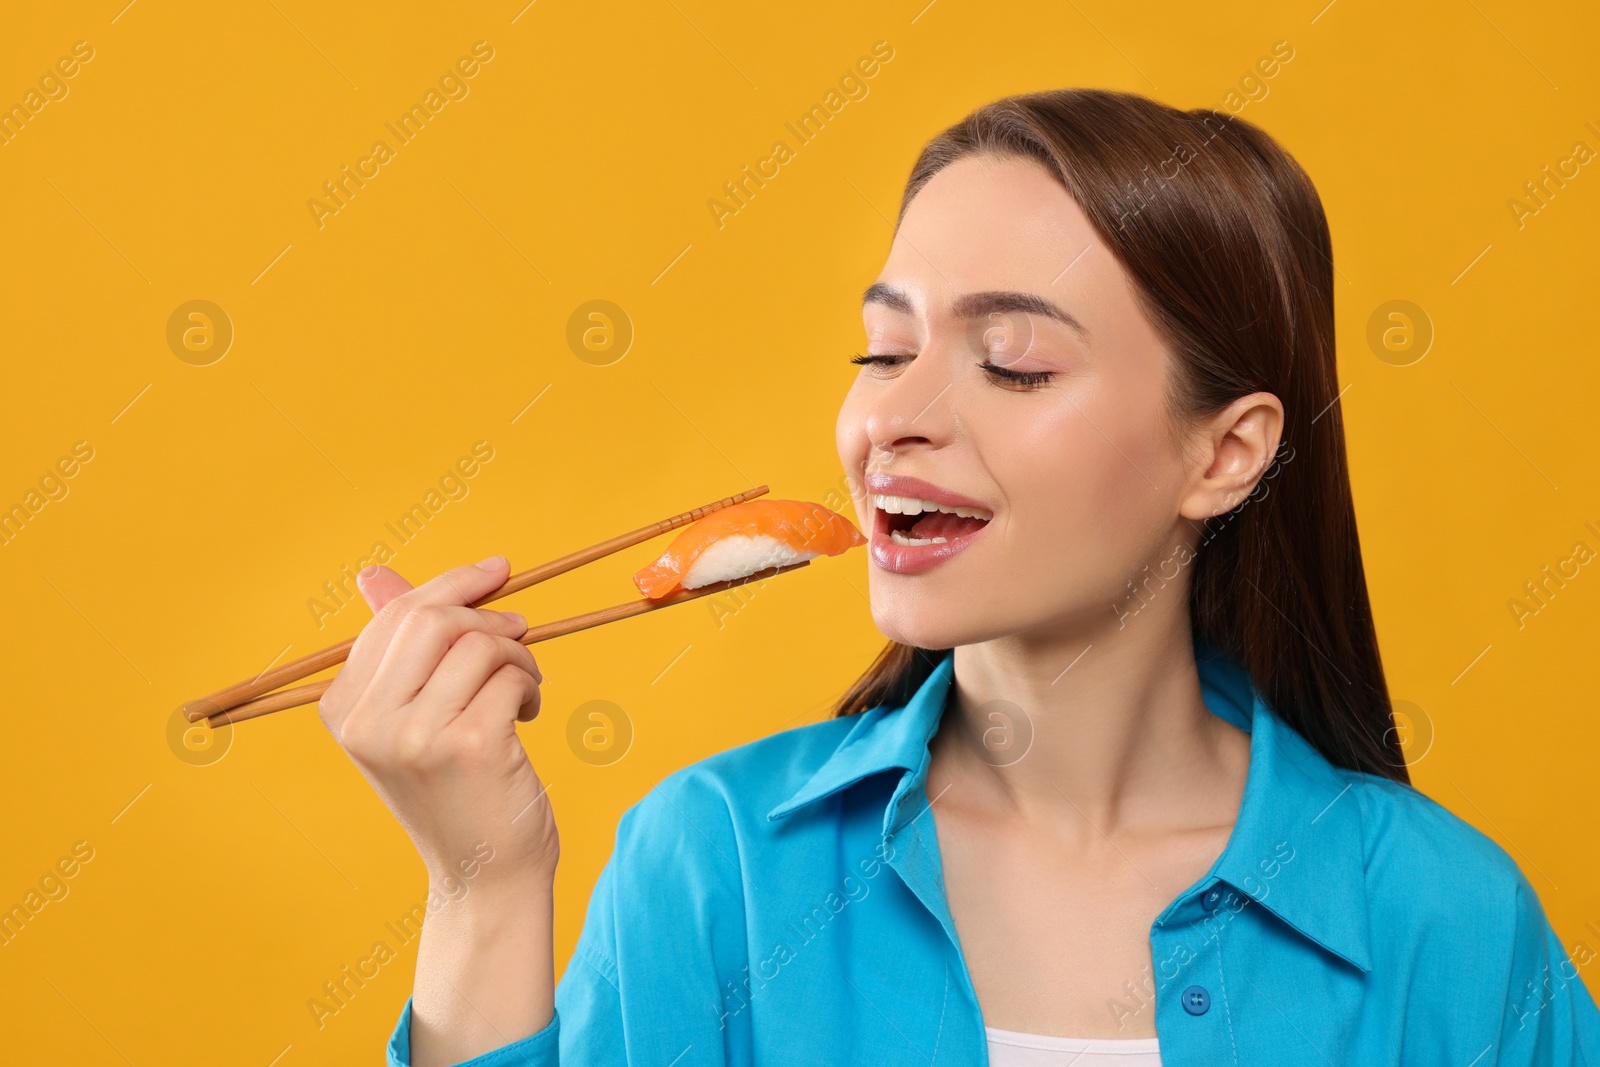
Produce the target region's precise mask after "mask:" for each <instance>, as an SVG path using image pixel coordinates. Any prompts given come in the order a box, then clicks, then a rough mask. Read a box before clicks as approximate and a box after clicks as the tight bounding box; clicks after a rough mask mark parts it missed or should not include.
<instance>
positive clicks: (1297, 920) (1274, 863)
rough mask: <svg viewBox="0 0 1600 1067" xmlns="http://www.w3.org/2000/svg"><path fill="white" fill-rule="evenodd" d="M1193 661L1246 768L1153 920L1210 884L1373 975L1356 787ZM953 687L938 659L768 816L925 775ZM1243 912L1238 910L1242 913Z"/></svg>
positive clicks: (1234, 686)
mask: <svg viewBox="0 0 1600 1067" xmlns="http://www.w3.org/2000/svg"><path fill="white" fill-rule="evenodd" d="M1194 651H1195V663H1196V666H1197V667H1198V669H1199V674H1200V691H1201V696H1202V698H1203V699H1204V700H1205V703H1206V707H1207V709H1208V710H1210V711H1211V712H1212V713H1213V714H1215V715H1218V716H1220V717H1221V718H1224V719H1226V720H1228V721H1229V722H1231V723H1233V724H1234V725H1235V726H1237V727H1239V728H1240V729H1241V730H1245V731H1247V732H1248V733H1249V734H1250V768H1249V771H1248V774H1247V776H1246V779H1245V787H1244V796H1243V798H1242V800H1241V802H1240V806H1239V814H1238V818H1237V820H1236V821H1235V823H1234V827H1233V831H1232V833H1231V834H1230V835H1229V838H1228V843H1227V845H1226V847H1225V848H1224V849H1223V851H1222V854H1221V855H1220V856H1218V857H1217V860H1216V862H1215V863H1214V864H1212V867H1211V870H1210V871H1209V872H1207V874H1206V875H1205V876H1204V877H1203V878H1201V879H1200V880H1199V881H1198V882H1196V883H1195V884H1194V885H1193V886H1192V887H1191V889H1190V890H1189V891H1188V892H1186V893H1185V894H1183V895H1182V896H1180V897H1179V898H1178V899H1176V900H1174V901H1173V902H1172V903H1171V904H1170V905H1169V906H1168V907H1167V908H1166V910H1165V911H1163V912H1162V914H1161V915H1160V916H1159V917H1158V918H1157V920H1156V921H1157V922H1158V923H1161V924H1163V925H1165V924H1168V923H1173V922H1180V921H1183V920H1184V919H1186V918H1199V917H1202V916H1203V915H1204V914H1205V913H1206V912H1209V911H1212V910H1216V909H1217V908H1220V907H1222V906H1225V905H1222V904H1214V905H1213V906H1212V907H1210V908H1202V907H1201V906H1200V904H1199V896H1200V894H1202V893H1203V892H1204V891H1205V890H1207V889H1209V888H1210V887H1211V886H1213V885H1215V884H1216V883H1217V882H1219V881H1220V882H1225V883H1227V885H1228V886H1231V887H1233V889H1234V890H1236V891H1237V892H1238V893H1239V894H1240V896H1241V897H1243V896H1248V897H1249V898H1250V900H1251V901H1253V902H1254V903H1256V904H1259V905H1260V906H1262V907H1263V908H1265V909H1267V910H1268V911H1270V912H1271V913H1272V914H1273V915H1275V916H1276V917H1277V918H1278V919H1280V920H1282V921H1283V922H1284V923H1286V924H1287V925H1288V926H1289V927H1290V928H1291V929H1293V930H1295V931H1297V932H1298V933H1299V934H1300V935H1301V936H1303V937H1305V938H1308V939H1309V940H1311V941H1312V942H1314V943H1316V944H1317V945H1320V946H1321V947H1322V948H1324V949H1326V950H1328V951H1330V952H1332V953H1334V954H1336V955H1338V956H1340V957H1342V958H1343V959H1345V960H1347V961H1349V962H1350V963H1351V964H1353V965H1354V966H1356V967H1358V968H1360V969H1361V970H1362V971H1369V970H1371V969H1372V954H1371V945H1370V941H1369V938H1370V930H1369V926H1368V919H1367V895H1366V878H1365V867H1366V864H1365V858H1364V849H1365V845H1364V839H1363V835H1362V819H1361V810H1360V803H1359V801H1358V798H1356V797H1353V796H1346V795H1345V793H1346V792H1352V791H1354V790H1353V787H1354V786H1355V785H1356V780H1355V779H1353V778H1349V779H1347V778H1346V777H1345V775H1347V774H1348V772H1342V771H1340V770H1339V769H1337V768H1335V767H1334V766H1333V765H1332V764H1330V763H1329V762H1328V760H1327V759H1326V758H1325V757H1324V756H1323V755H1322V754H1321V753H1320V752H1318V751H1317V750H1316V749H1315V748H1313V747H1312V746H1311V745H1310V743H1309V742H1307V741H1306V740H1305V739H1304V738H1303V737H1302V736H1301V735H1300V734H1299V733H1298V732H1297V731H1295V729H1294V728H1293V727H1291V726H1290V725H1289V724H1288V723H1286V722H1284V721H1283V719H1281V718H1280V717H1279V716H1278V715H1277V713H1276V712H1274V711H1273V710H1272V709H1271V707H1270V706H1269V705H1268V704H1267V703H1266V701H1265V700H1264V699H1263V698H1262V696H1261V694H1260V692H1259V690H1257V689H1256V687H1255V684H1254V682H1253V681H1252V680H1251V678H1250V675H1249V672H1248V671H1247V670H1246V669H1245V667H1244V666H1243V665H1242V664H1241V663H1240V662H1239V661H1237V660H1236V659H1233V658H1232V657H1229V656H1227V655H1225V654H1223V653H1222V652H1220V651H1218V650H1217V649H1216V648H1215V647H1214V646H1213V645H1211V644H1210V643H1209V642H1206V641H1204V640H1203V639H1199V638H1197V639H1196V640H1195V645H1194ZM954 677H955V653H954V651H953V650H951V651H947V652H946V653H945V654H944V656H943V658H941V659H940V661H939V663H938V664H937V665H936V666H935V667H934V669H933V672H932V673H931V674H930V675H929V676H928V678H927V680H926V681H924V682H923V683H922V685H921V686H919V687H918V689H917V691H916V692H915V693H914V694H912V696H911V698H910V700H908V701H907V702H906V703H905V704H903V705H879V706H878V707H874V708H871V709H869V710H867V711H864V712H861V713H860V714H858V715H856V716H855V719H856V720H857V721H856V722H855V724H854V725H853V727H852V728H851V730H850V732H849V733H848V734H847V735H846V736H845V738H844V740H843V741H841V742H840V744H839V746H838V747H837V748H836V749H835V750H834V752H833V754H832V755H831V756H829V758H828V759H827V760H826V761H824V762H823V764H822V766H821V767H820V768H818V769H817V771H816V773H815V774H813V775H812V776H811V777H810V778H809V779H807V780H806V782H805V783H804V784H803V785H801V786H800V788H799V789H798V790H796V791H795V792H794V793H793V794H792V795H790V796H789V798H788V799H787V800H785V801H783V802H782V803H781V804H779V805H778V806H777V807H775V808H773V809H772V810H771V811H770V812H768V813H767V818H768V819H769V820H772V819H781V818H784V817H785V816H787V815H789V814H791V813H793V812H795V811H797V810H798V809H800V808H802V807H805V806H806V805H808V804H811V803H814V802H816V801H818V800H821V799H823V798H824V797H827V796H831V795H832V794H834V793H837V792H839V791H841V790H843V789H846V788H848V787H849V786H851V785H853V784H855V783H856V782H859V781H861V780H862V779H864V778H867V777H869V776H871V775H874V774H878V773H881V772H884V771H887V770H890V769H893V768H900V769H902V770H904V771H906V772H918V773H922V774H925V773H926V766H925V762H926V759H927V754H928V742H929V741H930V740H931V739H932V737H933V735H934V733H935V731H937V729H938V727H939V722H940V719H941V718H942V716H943V713H944V709H945V701H946V698H947V697H948V695H949V692H950V686H951V683H952V681H953V680H954ZM1241 906H1242V905H1241Z"/></svg>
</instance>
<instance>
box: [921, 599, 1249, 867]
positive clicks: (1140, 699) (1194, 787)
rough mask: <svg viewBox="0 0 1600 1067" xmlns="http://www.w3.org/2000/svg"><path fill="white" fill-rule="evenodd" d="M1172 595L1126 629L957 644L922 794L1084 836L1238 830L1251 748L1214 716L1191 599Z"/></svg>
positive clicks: (1063, 631)
mask: <svg viewBox="0 0 1600 1067" xmlns="http://www.w3.org/2000/svg"><path fill="white" fill-rule="evenodd" d="M1173 600H1174V601H1177V603H1176V605H1175V608H1174V609H1169V610H1168V611H1166V612H1165V613H1164V614H1155V613H1149V612H1147V613H1145V617H1141V618H1140V619H1138V620H1137V622H1130V623H1129V624H1128V625H1126V626H1121V627H1119V626H1118V623H1117V620H1111V622H1110V623H1109V624H1108V625H1105V626H1098V627H1093V628H1077V629H1069V628H1062V629H1059V630H1056V631H1054V632H1051V633H1041V632H1037V631H1035V632H1032V633H1027V634H1012V635H1008V636H1006V637H1003V638H997V639H994V640H990V641H984V642H981V643H978V644H972V645H961V646H958V647H957V648H956V649H955V679H954V683H953V686H952V690H951V696H950V698H949V699H950V702H949V704H948V705H947V706H946V709H945V716H944V719H943V720H942V723H941V725H940V728H939V731H938V733H937V734H936V735H935V737H934V740H933V743H932V745H931V746H930V747H931V748H932V749H933V762H932V765H931V767H930V771H929V780H928V796H929V797H930V798H933V797H936V796H938V795H940V794H941V793H942V792H943V791H945V790H947V789H948V790H949V791H950V792H951V793H959V794H960V795H959V797H951V798H949V799H951V800H954V801H955V802H956V803H957V804H959V806H960V807H961V808H963V809H966V810H971V811H981V812H984V813H986V814H990V815H994V816H997V817H998V816H1005V817H1019V816H1020V817H1021V818H1023V819H1024V820H1029V821H1041V822H1043V821H1049V822H1058V821H1059V820H1060V819H1061V818H1062V817H1063V816H1066V817H1069V822H1070V823H1071V824H1072V825H1074V826H1076V827H1077V829H1078V831H1081V833H1082V834H1084V835H1086V836H1094V835H1096V834H1106V835H1109V834H1110V833H1111V832H1112V831H1113V830H1115V829H1118V828H1132V829H1154V828H1167V827H1176V826H1201V825H1211V824H1214V823H1216V822H1218V821H1231V814H1232V813H1235V812H1237V809H1238V797H1239V790H1241V789H1242V784H1243V779H1244V773H1245V770H1246V769H1247V768H1248V763H1249V746H1248V740H1247V738H1245V739H1244V740H1242V741H1241V737H1242V735H1241V732H1240V731H1238V730H1237V728H1235V727H1233V726H1232V725H1231V724H1229V723H1226V722H1224V721H1223V720H1221V719H1219V718H1218V717H1217V716H1215V715H1213V714H1212V713H1211V712H1210V711H1209V710H1207V708H1206V706H1205V702H1204V700H1203V699H1202V697H1201V694H1200V679H1199V671H1198V669H1197V667H1196V665H1195V660H1194V650H1193V644H1192V641H1193V639H1192V636H1191V632H1190V629H1189V621H1188V613H1187V610H1186V604H1185V603H1184V602H1183V601H1182V600H1181V599H1180V598H1173ZM1178 609H1182V610H1178ZM1230 734H1231V736H1230ZM1030 735H1031V737H1030ZM1241 759H1242V762H1241Z"/></svg>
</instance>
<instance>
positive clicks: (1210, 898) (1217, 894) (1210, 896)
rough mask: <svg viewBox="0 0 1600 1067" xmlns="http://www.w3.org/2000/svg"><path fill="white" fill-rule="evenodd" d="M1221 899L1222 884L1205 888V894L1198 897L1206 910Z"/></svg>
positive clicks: (1210, 908) (1214, 905)
mask: <svg viewBox="0 0 1600 1067" xmlns="http://www.w3.org/2000/svg"><path fill="white" fill-rule="evenodd" d="M1221 899H1222V886H1221V884H1218V885H1214V886H1212V887H1211V888H1210V889H1208V890H1206V895H1205V896H1203V897H1201V898H1200V902H1201V903H1202V904H1204V905H1205V907H1206V910H1207V911H1210V910H1212V909H1213V908H1215V907H1216V906H1217V902H1218V901H1219V900H1221Z"/></svg>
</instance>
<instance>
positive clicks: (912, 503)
mask: <svg viewBox="0 0 1600 1067" xmlns="http://www.w3.org/2000/svg"><path fill="white" fill-rule="evenodd" d="M872 503H873V504H874V505H875V506H876V507H880V508H882V509H883V510H884V511H887V512H888V513H889V514H891V515H921V514H922V513H923V512H925V511H943V512H948V513H949V514H951V515H960V516H961V517H962V518H966V519H982V520H984V521H985V522H987V521H989V520H990V519H992V518H994V513H993V512H990V511H985V510H984V509H983V508H953V507H951V506H949V505H948V504H937V503H935V502H933V501H932V500H922V499H920V498H918V497H914V496H883V495H880V494H878V493H874V494H872Z"/></svg>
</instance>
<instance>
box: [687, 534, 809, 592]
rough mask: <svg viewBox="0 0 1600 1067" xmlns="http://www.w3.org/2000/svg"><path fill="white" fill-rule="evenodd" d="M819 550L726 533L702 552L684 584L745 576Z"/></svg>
mask: <svg viewBox="0 0 1600 1067" xmlns="http://www.w3.org/2000/svg"><path fill="white" fill-rule="evenodd" d="M820 555H822V553H820V552H801V551H799V550H797V549H795V548H794V547H793V546H792V545H788V544H785V543H784V542H782V541H779V540H778V539H777V538H775V537H767V536H764V535H756V536H751V535H749V534H736V535H734V536H732V537H724V538H723V539H722V540H720V541H718V542H716V543H715V544H713V545H711V546H710V547H708V548H707V549H706V550H705V551H704V552H702V553H700V556H699V558H698V559H696V560H695V561H694V564H693V565H692V566H691V567H690V568H689V573H687V574H685V575H684V576H683V582H682V585H683V588H685V589H699V588H700V587H701V586H703V585H710V584H711V583H713V582H725V581H727V580H728V579H730V578H744V577H747V576H749V575H752V574H755V573H756V572H757V571H764V570H766V569H767V568H768V567H783V566H787V565H788V564H790V563H799V562H800V561H801V560H806V559H813V558H815V557H817V556H820Z"/></svg>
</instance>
